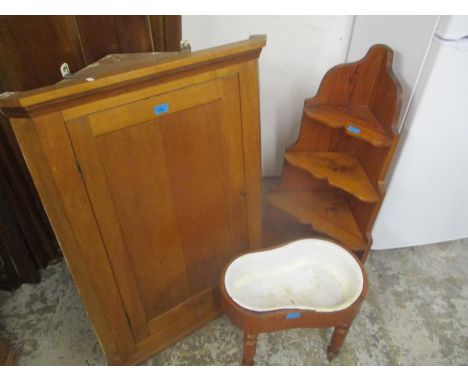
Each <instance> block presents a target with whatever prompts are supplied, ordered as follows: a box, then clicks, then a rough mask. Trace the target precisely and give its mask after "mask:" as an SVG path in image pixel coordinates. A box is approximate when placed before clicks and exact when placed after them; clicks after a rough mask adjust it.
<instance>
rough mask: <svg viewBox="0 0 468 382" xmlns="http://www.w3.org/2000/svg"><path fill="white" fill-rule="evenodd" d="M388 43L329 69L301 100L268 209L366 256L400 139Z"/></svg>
mask: <svg viewBox="0 0 468 382" xmlns="http://www.w3.org/2000/svg"><path fill="white" fill-rule="evenodd" d="M392 59H393V52H392V50H391V49H390V48H389V47H387V46H385V45H374V46H372V47H371V48H370V49H369V51H368V52H367V54H366V56H365V57H364V58H363V59H362V60H360V61H357V62H354V63H350V64H344V65H339V66H336V67H334V68H332V69H331V70H329V71H328V72H327V74H326V75H325V77H324V78H323V80H322V82H321V84H320V87H319V90H318V93H317V94H316V95H315V96H314V97H313V98H310V99H307V100H306V101H305V104H304V111H303V118H302V124H301V129H300V133H299V138H298V140H297V141H296V142H295V143H294V144H293V145H291V146H289V147H288V148H287V149H286V153H285V158H284V159H285V161H284V168H283V174H282V177H281V182H280V184H279V185H278V186H277V187H276V188H275V189H274V190H273V191H272V192H271V193H270V194H269V195H268V197H267V200H268V202H269V205H270V207H271V208H274V209H277V210H280V211H282V212H283V213H286V214H287V215H289V216H291V217H292V218H293V219H294V220H295V221H297V222H299V223H302V224H305V225H309V226H311V236H312V235H313V231H315V232H319V233H321V234H324V235H326V236H329V237H331V238H332V239H334V240H336V241H338V242H340V243H341V244H342V245H344V246H345V247H347V248H348V249H350V250H351V251H353V252H355V253H356V255H358V256H359V257H360V259H361V261H363V262H364V261H365V260H366V258H367V255H368V253H369V250H370V248H371V245H372V236H371V230H372V226H373V224H374V221H375V218H376V216H377V213H378V211H379V209H380V206H381V204H382V201H383V198H384V194H385V189H384V179H385V175H386V173H387V170H388V166H389V164H390V162H391V159H392V157H393V153H394V151H395V148H396V145H397V143H398V134H397V133H395V131H394V129H395V126H396V123H397V121H398V116H399V113H400V106H401V86H400V84H399V82H398V80H397V79H396V78H395V76H394V74H393V72H392Z"/></svg>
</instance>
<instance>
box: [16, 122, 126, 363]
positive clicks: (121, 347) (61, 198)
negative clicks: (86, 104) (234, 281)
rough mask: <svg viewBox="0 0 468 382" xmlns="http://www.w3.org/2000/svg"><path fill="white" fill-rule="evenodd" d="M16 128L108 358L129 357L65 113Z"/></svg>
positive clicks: (118, 360) (122, 317)
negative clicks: (74, 154)
mask: <svg viewBox="0 0 468 382" xmlns="http://www.w3.org/2000/svg"><path fill="white" fill-rule="evenodd" d="M12 127H13V130H14V132H15V136H16V138H17V140H18V143H19V145H20V147H21V150H22V152H23V155H24V158H25V161H26V163H27V166H28V168H29V171H30V172H31V175H32V177H33V180H34V183H35V186H36V187H37V190H38V193H39V195H40V198H41V200H42V202H43V203H44V207H45V210H46V213H47V215H48V217H49V219H50V221H51V224H52V227H53V229H54V232H55V233H56V235H57V238H58V241H59V243H60V246H61V248H62V250H63V253H64V255H65V259H66V261H67V264H68V265H69V267H70V270H71V274H72V276H73V279H74V281H75V284H76V285H77V288H78V291H79V293H80V295H81V297H82V300H83V301H84V303H85V306H86V308H87V312H88V315H89V317H90V319H91V321H92V323H93V325H94V327H95V329H96V332H97V335H98V338H99V340H100V342H101V346H102V347H103V349H104V351H105V353H106V356H107V359H108V361H109V362H110V363H121V362H124V360H125V359H126V358H127V357H128V356H129V352H131V351H132V349H133V348H134V341H133V338H132V336H131V331H130V328H129V326H128V323H127V321H126V318H125V312H124V311H123V308H122V304H121V300H120V296H119V294H118V291H117V288H116V286H115V281H114V279H113V275H112V272H111V271H110V267H109V264H108V262H107V257H106V253H105V252H104V250H103V247H102V242H101V240H100V237H99V235H98V232H97V231H96V225H95V221H94V216H93V214H92V211H91V209H90V206H89V202H88V198H87V195H86V192H85V190H84V187H83V184H82V182H81V178H80V176H79V173H78V170H77V167H76V163H75V160H74V156H73V152H72V149H71V146H70V143H69V140H68V136H67V133H66V130H65V125H64V123H63V120H62V118H61V115H60V114H58V113H57V114H52V115H46V116H43V117H39V118H36V119H35V120H34V123H33V122H32V121H31V120H27V119H13V120H12Z"/></svg>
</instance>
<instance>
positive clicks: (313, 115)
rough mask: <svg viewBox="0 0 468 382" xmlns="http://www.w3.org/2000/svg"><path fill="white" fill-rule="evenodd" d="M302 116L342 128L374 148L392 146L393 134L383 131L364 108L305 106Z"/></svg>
mask: <svg viewBox="0 0 468 382" xmlns="http://www.w3.org/2000/svg"><path fill="white" fill-rule="evenodd" d="M304 115H305V116H306V117H307V118H310V119H313V120H316V121H317V122H320V123H323V124H324V125H327V126H328V127H332V128H335V129H336V128H342V129H344V130H345V131H346V134H349V135H351V136H354V137H357V138H360V139H363V140H364V141H367V142H369V143H370V144H371V145H374V146H379V147H387V146H390V145H391V144H392V136H393V134H392V133H391V132H388V131H385V129H384V128H383V127H382V125H381V124H380V122H379V121H378V120H377V119H376V118H375V116H374V115H373V114H372V112H371V111H370V110H368V109H366V108H361V109H357V108H355V109H351V108H346V107H336V106H335V107H329V106H328V107H327V106H325V107H324V106H305V107H304Z"/></svg>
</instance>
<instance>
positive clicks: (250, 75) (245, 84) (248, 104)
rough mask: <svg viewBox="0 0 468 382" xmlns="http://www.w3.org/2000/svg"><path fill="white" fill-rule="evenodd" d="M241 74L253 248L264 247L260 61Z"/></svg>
mask: <svg viewBox="0 0 468 382" xmlns="http://www.w3.org/2000/svg"><path fill="white" fill-rule="evenodd" d="M239 74H240V76H239V83H240V94H241V110H242V129H243V140H244V163H245V185H246V192H247V213H248V225H249V243H250V249H257V248H261V247H262V219H261V217H262V184H261V179H262V168H261V161H260V158H261V152H260V104H259V96H260V95H259V86H258V61H257V60H252V61H247V62H246V63H244V64H242V66H241V70H240V73H239Z"/></svg>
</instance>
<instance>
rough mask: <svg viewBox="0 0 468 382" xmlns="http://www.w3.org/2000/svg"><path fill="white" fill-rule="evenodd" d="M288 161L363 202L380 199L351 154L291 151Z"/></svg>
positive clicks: (285, 156)
mask: <svg viewBox="0 0 468 382" xmlns="http://www.w3.org/2000/svg"><path fill="white" fill-rule="evenodd" d="M284 158H285V159H286V161H287V162H288V163H289V164H290V165H292V166H294V167H297V168H300V169H302V170H304V171H307V172H308V173H310V174H311V175H312V176H314V177H316V178H319V179H326V180H327V181H328V183H329V184H330V185H331V186H334V187H336V188H339V189H341V190H343V191H346V192H349V193H350V194H352V195H354V196H355V197H356V198H358V199H359V200H362V201H363V202H368V203H373V202H377V201H378V200H379V199H380V197H379V194H378V192H377V191H376V189H375V188H374V186H373V185H372V183H371V181H370V180H369V178H368V177H367V175H366V173H365V171H364V169H363V168H362V166H361V164H360V163H359V160H357V159H356V157H355V156H354V155H353V154H350V153H332V152H324V153H314V152H302V151H291V152H287V153H286V154H285V155H284Z"/></svg>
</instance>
